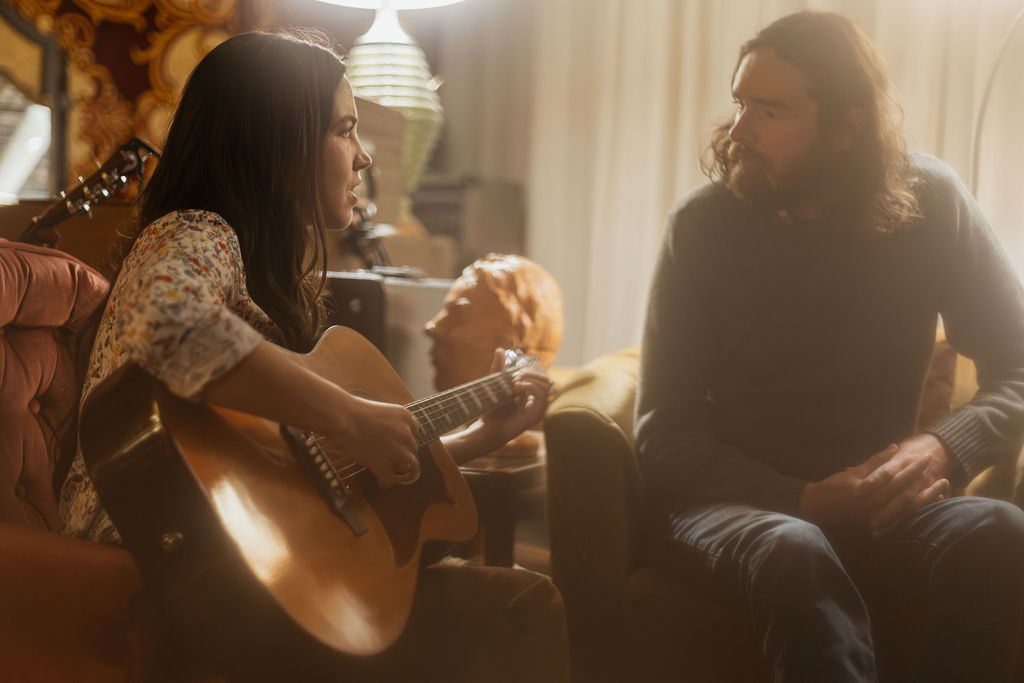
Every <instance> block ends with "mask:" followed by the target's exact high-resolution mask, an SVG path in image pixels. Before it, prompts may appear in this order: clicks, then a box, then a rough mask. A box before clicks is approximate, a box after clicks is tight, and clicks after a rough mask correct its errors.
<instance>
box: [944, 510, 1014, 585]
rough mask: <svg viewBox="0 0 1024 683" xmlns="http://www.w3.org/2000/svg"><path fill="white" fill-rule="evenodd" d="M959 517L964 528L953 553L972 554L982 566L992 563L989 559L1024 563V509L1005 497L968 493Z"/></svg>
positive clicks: (1009, 562) (951, 550) (1003, 563)
mask: <svg viewBox="0 0 1024 683" xmlns="http://www.w3.org/2000/svg"><path fill="white" fill-rule="evenodd" d="M958 517H959V519H958V526H960V527H961V528H963V529H964V532H963V537H962V538H961V539H960V540H959V542H958V543H956V544H955V545H954V546H953V547H952V548H951V549H950V551H949V552H950V553H951V554H954V555H970V558H969V559H970V560H972V561H973V563H976V564H978V566H979V569H981V568H982V567H984V566H989V567H991V565H989V564H988V563H989V562H994V563H996V564H1002V565H1012V566H1014V567H1017V568H1021V567H1022V565H1024V510H1021V509H1020V508H1019V507H1017V506H1016V505H1014V504H1012V503H1008V502H1006V501H1002V500H994V499H990V498H980V497H977V498H975V497H966V498H964V499H963V502H962V505H961V508H960V510H959V514H958ZM982 571H984V569H982Z"/></svg>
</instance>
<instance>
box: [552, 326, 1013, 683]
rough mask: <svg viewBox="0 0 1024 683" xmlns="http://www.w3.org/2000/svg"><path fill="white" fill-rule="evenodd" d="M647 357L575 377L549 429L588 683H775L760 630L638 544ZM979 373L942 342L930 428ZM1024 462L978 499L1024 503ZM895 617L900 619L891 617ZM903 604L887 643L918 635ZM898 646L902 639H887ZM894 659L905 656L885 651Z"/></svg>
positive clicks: (598, 363)
mask: <svg viewBox="0 0 1024 683" xmlns="http://www.w3.org/2000/svg"><path fill="white" fill-rule="evenodd" d="M638 365H639V361H638V357H637V349H635V348H634V349H627V350H624V351H619V352H617V353H612V354H608V355H606V356H602V357H600V358H598V359H596V360H594V361H593V362H591V363H590V364H588V365H587V366H585V367H584V368H583V369H582V370H580V371H579V372H578V373H576V375H575V376H574V377H572V378H571V379H570V380H569V381H568V383H567V385H566V386H565V387H564V390H563V391H562V393H561V394H560V395H559V397H558V398H557V399H556V400H555V401H554V402H553V403H552V405H551V406H550V407H549V409H548V412H547V416H546V418H545V420H544V431H545V436H546V441H547V463H548V497H549V500H548V518H549V524H550V534H551V536H550V538H551V573H552V578H553V579H554V581H555V584H556V585H557V586H558V588H559V589H560V590H561V592H562V596H563V599H564V601H565V607H566V616H567V619H568V624H569V641H570V653H571V656H572V668H573V673H574V678H575V679H576V680H579V681H587V682H590V681H675V682H679V681H683V680H687V681H715V682H716V683H728V682H736V683H741V682H742V683H750V682H752V681H768V680H770V676H769V672H768V669H767V667H766V665H765V664H764V662H763V661H762V660H761V656H760V648H759V645H758V643H757V642H756V639H755V637H754V633H753V630H752V628H751V627H750V625H749V624H748V623H747V621H746V619H745V617H744V616H743V615H741V614H740V613H739V612H737V611H735V610H732V609H729V608H726V607H724V606H721V605H719V604H717V603H715V602H714V601H713V600H712V599H710V598H709V597H708V594H707V591H703V590H702V589H701V587H700V586H699V585H697V584H696V583H694V582H689V583H688V582H686V581H685V580H683V579H681V578H680V576H679V575H678V572H677V570H672V571H669V570H668V569H667V568H665V567H662V566H660V565H659V564H658V560H657V558H654V557H647V556H645V554H644V549H643V547H642V544H641V543H640V542H639V541H638V537H639V534H638V533H637V532H638V529H639V527H640V526H641V525H642V523H643V521H642V520H641V515H642V514H643V512H642V506H641V494H642V486H641V477H640V470H639V467H638V465H637V461H636V456H635V453H634V449H633V409H634V398H635V392H636V381H637V376H638V369H639V368H638ZM973 383H974V369H973V364H972V363H970V362H969V361H967V360H966V359H963V358H961V357H958V356H957V354H956V352H955V351H954V350H953V349H952V347H950V346H949V344H948V343H947V342H946V341H945V339H944V338H943V337H942V336H941V333H940V336H939V338H938V340H937V342H936V346H935V351H934V354H933V360H932V368H931V371H930V372H929V376H928V379H927V382H926V388H925V395H924V397H923V399H922V405H921V416H920V420H921V422H922V424H927V423H930V422H931V421H934V420H935V419H937V418H938V417H941V416H942V415H943V414H946V413H948V412H949V411H950V410H951V407H952V406H956V405H959V404H960V403H961V402H963V401H966V400H967V399H968V398H970V396H971V395H973V393H974V390H975V389H976V384H973ZM1022 474H1024V463H1019V464H1017V466H1016V467H1015V466H1014V463H1007V464H1006V465H1004V466H1001V467H997V468H992V469H990V470H989V471H987V472H985V473H983V474H982V475H980V476H979V477H978V478H976V479H975V481H973V482H972V483H971V485H970V486H969V487H968V491H967V493H969V494H974V495H989V496H994V497H999V498H1004V499H1010V500H1013V501H1014V502H1016V503H1017V504H1018V505H1020V504H1021V503H1022V502H1024V485H1022V481H1021V479H1022ZM890 612H891V613H890ZM909 612H910V611H909V610H903V609H901V606H900V605H893V606H892V609H891V610H888V609H887V610H886V614H882V615H875V616H876V624H882V626H881V628H885V629H886V631H885V633H899V634H910V635H912V634H913V633H915V628H916V626H915V624H916V622H915V621H914V615H913V614H912V613H909ZM883 640H885V641H886V642H888V641H892V640H893V639H892V638H885V639H883ZM879 656H880V657H883V656H898V653H887V652H880V653H879ZM1020 666H1021V664H1018V673H1017V676H1016V678H1015V680H1017V681H1024V672H1022V671H1021V670H1020V668H1019V667H1020Z"/></svg>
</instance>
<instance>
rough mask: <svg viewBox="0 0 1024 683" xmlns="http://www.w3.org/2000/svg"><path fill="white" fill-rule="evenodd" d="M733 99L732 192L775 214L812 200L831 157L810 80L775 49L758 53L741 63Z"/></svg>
mask: <svg viewBox="0 0 1024 683" xmlns="http://www.w3.org/2000/svg"><path fill="white" fill-rule="evenodd" d="M732 94H733V100H734V101H735V102H736V117H735V119H734V120H733V124H732V127H731V128H730V129H729V138H730V140H731V141H732V144H731V145H730V147H729V156H730V159H731V161H732V162H733V165H732V169H731V171H730V174H729V178H728V182H729V187H730V188H731V189H732V190H733V192H734V193H736V194H737V195H739V196H740V197H742V198H743V199H746V200H748V201H751V202H753V203H756V204H759V205H765V206H769V207H771V208H773V209H781V208H788V207H790V206H791V205H792V204H793V203H794V202H799V201H801V200H805V199H807V198H809V197H810V196H812V195H813V193H814V192H815V191H816V190H817V188H819V187H820V186H821V179H822V176H823V175H824V174H823V173H822V172H823V171H824V170H825V166H826V164H827V163H828V162H829V158H828V157H829V156H830V155H828V154H826V152H825V146H824V145H823V144H822V142H821V135H820V132H819V121H818V104H817V102H815V100H814V99H813V98H812V97H811V95H810V83H809V81H808V80H807V77H806V76H805V75H804V74H803V72H801V71H800V70H799V69H798V68H797V67H795V66H793V65H792V64H790V63H789V62H787V61H785V60H784V59H782V58H781V57H779V56H778V54H777V53H776V52H775V49H774V48H770V47H763V48H758V49H755V50H752V51H751V52H750V53H748V54H747V55H746V56H745V57H744V58H743V59H742V60H741V61H740V64H739V68H738V69H737V70H736V76H735V77H734V78H733V82H732Z"/></svg>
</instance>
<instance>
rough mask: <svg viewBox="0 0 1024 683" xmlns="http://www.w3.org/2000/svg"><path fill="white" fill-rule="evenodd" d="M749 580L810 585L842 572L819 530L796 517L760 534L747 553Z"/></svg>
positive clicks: (830, 547) (832, 551)
mask: <svg viewBox="0 0 1024 683" xmlns="http://www.w3.org/2000/svg"><path fill="white" fill-rule="evenodd" d="M749 562H750V567H751V570H752V578H754V579H756V580H758V581H760V582H766V581H767V582H771V583H776V582H777V583H781V584H792V583H793V582H803V583H813V582H817V581H818V580H819V579H820V578H821V576H822V575H828V576H832V575H834V573H835V572H836V571H842V569H841V563H840V561H839V558H838V557H837V556H836V554H835V551H834V550H833V549H832V546H831V544H830V543H829V542H828V539H827V538H826V537H825V534H824V533H822V531H821V529H820V528H819V527H817V526H816V525H814V524H811V523H810V522H806V521H804V520H802V519H798V518H795V517H791V518H788V519H786V520H784V521H779V522H777V523H776V524H774V525H773V526H772V527H771V528H768V529H764V530H761V531H760V532H759V534H758V538H757V540H756V542H755V543H753V544H752V548H751V553H750V560H749Z"/></svg>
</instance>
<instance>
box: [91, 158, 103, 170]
mask: <svg viewBox="0 0 1024 683" xmlns="http://www.w3.org/2000/svg"><path fill="white" fill-rule="evenodd" d="M92 163H94V164H96V168H103V164H101V163H100V162H99V161H95V160H94V161H93V162H92Z"/></svg>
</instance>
